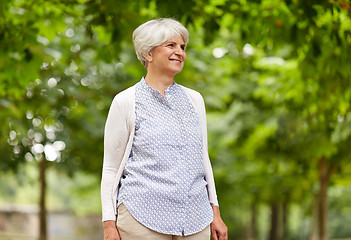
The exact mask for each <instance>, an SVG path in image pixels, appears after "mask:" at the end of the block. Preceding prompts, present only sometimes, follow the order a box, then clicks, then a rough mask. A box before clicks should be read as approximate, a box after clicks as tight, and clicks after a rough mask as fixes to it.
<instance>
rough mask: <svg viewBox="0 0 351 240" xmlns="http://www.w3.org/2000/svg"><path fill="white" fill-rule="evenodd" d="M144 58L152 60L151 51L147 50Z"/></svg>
mask: <svg viewBox="0 0 351 240" xmlns="http://www.w3.org/2000/svg"><path fill="white" fill-rule="evenodd" d="M144 57H145V59H146V60H147V61H148V62H152V53H151V52H149V53H148V54H146V55H144Z"/></svg>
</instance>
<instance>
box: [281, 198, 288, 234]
mask: <svg viewBox="0 0 351 240" xmlns="http://www.w3.org/2000/svg"><path fill="white" fill-rule="evenodd" d="M288 217H289V204H288V200H285V201H283V208H282V231H283V232H282V239H283V240H288V239H289V224H288Z"/></svg>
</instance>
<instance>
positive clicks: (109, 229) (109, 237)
mask: <svg viewBox="0 0 351 240" xmlns="http://www.w3.org/2000/svg"><path fill="white" fill-rule="evenodd" d="M102 224H103V227H104V240H121V237H120V236H119V233H118V230H117V226H116V222H115V221H112V220H111V221H105V222H103V223H102Z"/></svg>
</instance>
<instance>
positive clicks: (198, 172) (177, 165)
mask: <svg viewBox="0 0 351 240" xmlns="http://www.w3.org/2000/svg"><path fill="white" fill-rule="evenodd" d="M165 95H166V97H164V96H162V95H161V94H160V93H159V92H158V91H156V90H154V89H153V88H152V87H150V86H148V85H147V84H146V82H145V80H144V79H142V80H141V81H140V82H139V83H138V84H137V85H136V89H135V114H136V123H135V134H134V139H133V145H132V151H131V154H130V157H129V159H128V161H127V162H126V165H125V167H124V172H123V176H122V179H121V187H120V190H119V195H118V205H119V204H121V203H123V204H124V205H125V206H126V208H127V209H128V211H129V212H130V213H131V214H132V215H133V216H134V218H135V219H136V220H137V221H139V222H140V223H141V224H143V225H144V226H146V227H148V228H150V229H152V230H154V231H157V232H160V233H164V234H171V235H183V234H184V235H185V236H186V235H191V234H194V233H197V232H200V231H201V230H203V229H204V228H205V227H206V226H208V225H209V224H210V223H211V222H212V219H213V211H212V207H211V205H210V201H209V198H208V192H207V188H206V185H207V182H206V181H205V170H204V166H203V152H202V134H201V126H200V122H199V117H198V114H197V112H196V111H195V108H194V106H193V105H192V104H191V102H190V100H189V99H188V97H187V95H186V93H185V92H184V91H183V89H182V88H181V87H180V86H179V85H178V84H176V83H175V84H174V85H172V86H170V87H168V88H167V89H166V90H165Z"/></svg>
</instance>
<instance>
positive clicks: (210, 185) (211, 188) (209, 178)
mask: <svg viewBox="0 0 351 240" xmlns="http://www.w3.org/2000/svg"><path fill="white" fill-rule="evenodd" d="M199 95H200V94H199ZM198 103H199V117H200V122H201V127H202V138H203V156H204V167H205V174H206V175H205V179H206V182H207V190H208V195H209V199H210V203H211V205H212V206H218V200H217V193H216V186H215V182H214V177H213V171H212V166H211V161H210V157H209V155H208V141H207V121H206V109H205V103H204V100H203V98H202V96H201V95H200V99H199V102H198Z"/></svg>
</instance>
